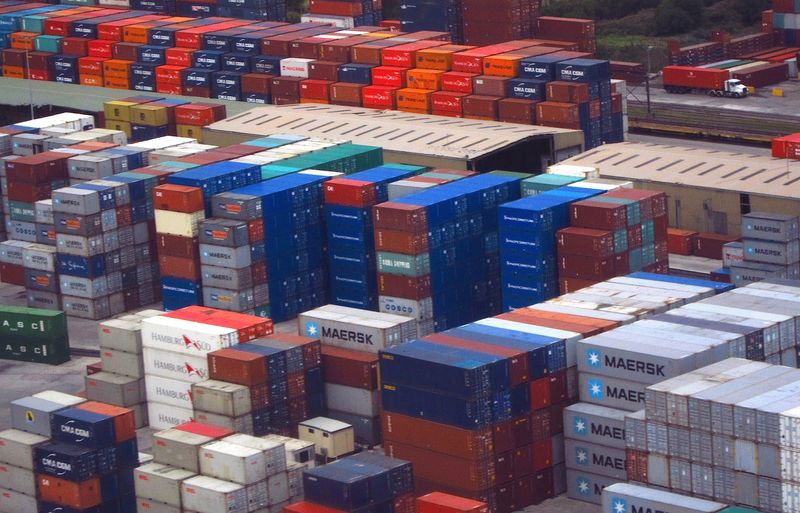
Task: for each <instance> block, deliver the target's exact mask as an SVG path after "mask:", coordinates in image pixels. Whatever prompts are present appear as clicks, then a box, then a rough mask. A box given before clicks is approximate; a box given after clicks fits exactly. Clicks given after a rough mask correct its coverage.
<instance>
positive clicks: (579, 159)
mask: <svg viewBox="0 0 800 513" xmlns="http://www.w3.org/2000/svg"><path fill="white" fill-rule="evenodd" d="M563 163H565V164H575V165H582V166H593V167H596V168H598V169H599V170H600V176H602V177H603V178H624V179H628V180H638V181H644V182H655V183H659V182H660V183H670V184H680V185H691V186H695V187H705V188H709V189H718V190H724V191H734V192H740V193H749V194H762V195H765V196H778V197H783V198H800V162H799V161H794V160H785V159H776V158H772V157H767V156H760V155H750V154H746V153H729V152H724V151H716V150H708V149H700V148H688V147H684V146H673V145H665V144H647V143H619V144H609V145H605V146H601V147H599V148H595V149H593V150H590V151H588V152H586V153H583V154H581V155H578V156H575V157H572V158H571V159H568V160H566V161H564V162H563Z"/></svg>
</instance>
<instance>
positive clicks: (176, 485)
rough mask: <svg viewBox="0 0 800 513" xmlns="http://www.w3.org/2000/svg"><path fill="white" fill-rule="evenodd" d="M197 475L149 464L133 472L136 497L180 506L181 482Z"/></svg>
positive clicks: (159, 464)
mask: <svg viewBox="0 0 800 513" xmlns="http://www.w3.org/2000/svg"><path fill="white" fill-rule="evenodd" d="M195 475H197V474H196V473H194V472H191V471H189V470H185V469H182V468H177V467H171V466H169V465H165V464H162V463H149V464H147V465H142V466H141V467H138V468H137V469H135V470H134V477H135V483H136V495H137V496H138V497H146V498H148V499H152V500H155V501H158V502H161V503H164V504H169V505H170V506H175V507H177V508H180V506H181V482H182V481H184V480H185V479H189V478H190V477H194V476H195Z"/></svg>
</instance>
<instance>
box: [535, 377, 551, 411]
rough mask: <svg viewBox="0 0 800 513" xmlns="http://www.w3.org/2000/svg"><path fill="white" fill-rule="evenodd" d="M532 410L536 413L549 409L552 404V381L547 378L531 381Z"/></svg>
mask: <svg viewBox="0 0 800 513" xmlns="http://www.w3.org/2000/svg"><path fill="white" fill-rule="evenodd" d="M529 387H530V398H531V410H533V411H536V410H540V409H542V408H547V407H548V406H550V405H551V404H552V402H551V400H550V379H549V378H547V377H544V378H539V379H535V380H533V381H531V383H530V385H529Z"/></svg>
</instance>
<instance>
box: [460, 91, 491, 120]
mask: <svg viewBox="0 0 800 513" xmlns="http://www.w3.org/2000/svg"><path fill="white" fill-rule="evenodd" d="M500 99H501V98H500V97H499V96H482V95H470V96H465V97H464V99H463V100H462V102H463V106H464V115H465V116H481V117H485V118H493V119H497V109H498V103H499V102H500Z"/></svg>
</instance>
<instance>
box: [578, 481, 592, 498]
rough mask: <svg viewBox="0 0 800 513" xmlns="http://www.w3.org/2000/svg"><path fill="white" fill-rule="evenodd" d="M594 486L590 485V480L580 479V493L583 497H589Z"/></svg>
mask: <svg viewBox="0 0 800 513" xmlns="http://www.w3.org/2000/svg"><path fill="white" fill-rule="evenodd" d="M591 489H592V486H591V485H590V484H589V480H588V479H585V478H583V477H579V478H578V493H579V494H581V495H589V492H590V491H591Z"/></svg>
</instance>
